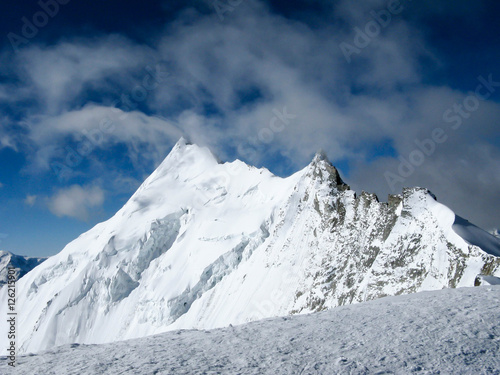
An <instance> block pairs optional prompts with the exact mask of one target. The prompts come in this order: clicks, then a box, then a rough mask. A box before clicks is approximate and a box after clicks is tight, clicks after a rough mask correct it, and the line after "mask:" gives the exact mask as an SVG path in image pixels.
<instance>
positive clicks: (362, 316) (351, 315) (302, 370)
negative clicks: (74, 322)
mask: <svg viewBox="0 0 500 375" xmlns="http://www.w3.org/2000/svg"><path fill="white" fill-rule="evenodd" d="M499 353H500V286H483V287H477V288H460V289H445V290H441V291H433V292H422V293H417V294H413V295H406V296H399V297H386V298H381V299H378V300H375V301H370V302H365V303H361V304H356V305H349V306H343V307H339V308H336V309H333V310H330V311H326V312H321V313H315V314H310V315H296V316H292V317H286V318H273V319H267V320H263V321H258V322H253V323H248V324H245V325H241V326H236V327H229V328H223V329H214V330H209V331H197V330H182V331H174V332H167V333H163V334H159V335H155V336H150V337H144V338H140V339H134V340H128V341H121V342H116V343H112V344H102V345H77V344H73V345H65V346H62V347H59V348H56V349H54V350H50V351H45V352H41V353H39V354H38V355H29V354H28V355H25V356H22V357H19V358H18V365H17V367H16V368H15V369H12V368H9V367H8V366H7V364H6V362H5V361H3V360H2V361H0V373H1V374H10V373H15V374H30V375H35V374H43V375H50V374H82V375H83V374H89V375H90V374H92V375H95V374H190V375H192V374H207V375H208V374H242V375H243V374H303V375H306V374H337V373H339V374H407V373H418V374H500V355H499Z"/></svg>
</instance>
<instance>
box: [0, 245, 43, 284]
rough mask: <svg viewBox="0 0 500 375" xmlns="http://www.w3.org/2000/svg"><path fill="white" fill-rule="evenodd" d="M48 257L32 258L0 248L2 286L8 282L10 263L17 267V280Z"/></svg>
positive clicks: (0, 278)
mask: <svg viewBox="0 0 500 375" xmlns="http://www.w3.org/2000/svg"><path fill="white" fill-rule="evenodd" d="M45 259H46V258H31V257H25V256H21V255H16V254H12V253H11V252H8V251H3V250H0V288H1V287H2V286H3V285H4V284H5V283H7V280H8V279H7V277H8V270H7V267H8V266H9V264H10V265H11V266H12V267H14V268H15V270H16V271H15V275H16V280H19V279H20V278H21V277H23V276H24V275H26V274H27V273H28V272H29V271H31V270H32V269H33V268H35V267H36V266H38V265H39V264H40V263H42V262H43V261H44V260H45Z"/></svg>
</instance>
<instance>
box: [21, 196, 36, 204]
mask: <svg viewBox="0 0 500 375" xmlns="http://www.w3.org/2000/svg"><path fill="white" fill-rule="evenodd" d="M36 198H37V196H36V195H29V194H28V195H27V196H26V199H25V200H24V203H25V204H27V205H28V206H33V205H34V204H35V202H36Z"/></svg>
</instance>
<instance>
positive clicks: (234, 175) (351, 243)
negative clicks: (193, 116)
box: [0, 138, 500, 353]
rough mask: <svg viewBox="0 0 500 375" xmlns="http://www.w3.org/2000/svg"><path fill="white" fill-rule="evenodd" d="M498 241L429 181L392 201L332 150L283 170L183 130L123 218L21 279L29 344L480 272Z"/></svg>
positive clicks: (29, 348) (315, 307)
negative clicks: (258, 164)
mask: <svg viewBox="0 0 500 375" xmlns="http://www.w3.org/2000/svg"><path fill="white" fill-rule="evenodd" d="M464 233H465V234H464ZM498 255H500V240H499V239H497V238H496V237H494V236H492V235H491V234H489V233H487V232H485V231H483V230H481V229H479V228H477V227H472V226H471V225H469V224H468V222H465V221H464V220H463V219H461V218H458V217H457V216H456V215H455V214H454V212H453V211H452V210H451V209H449V208H448V207H446V206H444V205H442V204H440V203H438V202H437V200H436V198H435V197H434V196H433V195H432V193H431V192H429V191H428V190H427V189H424V188H405V189H404V190H403V192H402V194H399V195H390V196H389V197H388V201H387V202H379V200H378V199H377V197H376V196H375V195H374V194H370V193H367V192H361V193H360V194H359V195H358V194H356V192H354V191H353V190H351V189H350V187H349V186H348V185H347V184H345V183H344V182H343V180H342V179H341V177H340V175H339V173H338V171H337V169H336V168H335V167H334V166H333V165H332V164H331V163H330V162H329V161H328V159H327V157H326V155H325V154H324V153H318V154H317V155H316V156H315V157H314V159H313V161H312V162H311V163H310V164H309V165H308V166H307V167H306V168H304V169H303V170H301V171H299V172H297V173H295V174H293V175H291V176H289V177H286V178H281V177H277V176H275V175H273V174H272V173H271V172H270V171H268V170H267V169H265V168H262V169H258V168H255V167H252V166H249V165H247V164H245V163H243V162H241V161H239V160H236V161H234V162H226V163H221V162H219V161H218V159H217V158H216V157H215V156H214V155H213V154H212V153H211V152H210V150H208V149H207V148H204V147H199V146H197V145H193V144H189V143H188V142H187V141H186V140H185V139H183V138H182V139H180V140H179V142H178V143H177V144H176V145H175V146H174V148H173V149H172V151H171V152H170V154H169V155H168V156H167V157H166V158H165V160H164V161H163V162H162V163H161V164H160V165H159V166H158V168H157V169H156V170H155V171H154V172H153V173H152V174H151V176H149V178H147V179H146V181H145V182H144V183H143V184H142V185H141V186H140V187H139V189H138V190H137V191H136V192H135V193H134V195H133V196H132V197H131V198H130V200H129V201H128V202H127V203H126V204H125V205H124V206H123V207H122V208H121V209H120V210H119V211H118V212H117V213H116V214H115V215H114V216H113V217H112V218H110V219H109V220H107V221H105V222H103V223H100V224H98V225H96V226H95V227H94V228H92V229H91V230H89V231H88V232H86V233H84V234H82V235H81V236H79V237H78V238H77V239H75V240H74V241H72V242H71V243H69V244H68V245H67V246H66V247H65V248H64V249H63V250H62V251H61V252H60V253H58V254H57V255H54V256H52V257H50V258H49V259H47V260H46V261H45V262H43V263H42V264H41V265H40V266H38V267H36V268H35V269H34V270H32V271H31V272H29V273H28V274H26V275H25V276H24V277H23V278H21V279H20V280H19V282H18V285H17V289H18V298H17V306H16V308H17V311H19V314H18V319H19V323H18V347H19V353H29V352H39V351H41V350H47V349H51V348H54V347H56V346H60V345H65V344H70V343H79V344H100V343H108V342H114V341H119V340H125V339H132V338H139V337H144V336H148V335H152V334H157V333H162V332H166V331H171V330H178V329H211V328H218V327H227V326H229V325H230V324H231V325H238V324H243V323H247V322H251V321H255V320H260V319H264V318H270V317H278V316H288V315H294V314H306V313H311V312H319V311H323V310H328V309H331V308H334V307H337V306H342V305H350V304H355V303H359V302H364V301H368V300H373V299H377V298H381V297H384V296H394V295H400V294H409V293H414V292H420V291H427V290H439V289H443V288H456V287H466V286H473V285H474V284H475V282H476V281H477V279H478V277H479V276H481V277H485V276H491V277H498V276H500V258H499V257H498ZM3 293H5V290H1V289H0V296H1V297H2V298H5V296H4V295H3ZM2 309H5V306H0V314H3V315H2V316H5V313H6V312H5V311H4V310H2ZM6 329H7V327H6V324H5V322H3V321H2V322H1V323H0V335H1V334H3V332H4V331H6ZM2 350H3V349H2Z"/></svg>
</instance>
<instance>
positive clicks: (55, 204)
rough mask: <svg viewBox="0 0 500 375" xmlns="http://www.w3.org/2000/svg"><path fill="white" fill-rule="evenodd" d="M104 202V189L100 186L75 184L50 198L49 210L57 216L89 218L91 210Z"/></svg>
mask: <svg viewBox="0 0 500 375" xmlns="http://www.w3.org/2000/svg"><path fill="white" fill-rule="evenodd" d="M103 203H104V191H103V190H102V189H101V188H100V187H98V186H79V185H73V186H71V187H69V188H64V189H60V190H59V191H58V192H56V193H55V194H54V195H53V196H52V197H50V198H49V199H48V207H49V210H50V211H51V212H52V213H53V214H54V215H56V216H59V217H62V216H68V217H73V218H75V219H79V220H88V219H89V217H90V213H91V211H94V210H96V209H98V208H100V207H101V206H102V204H103Z"/></svg>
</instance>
